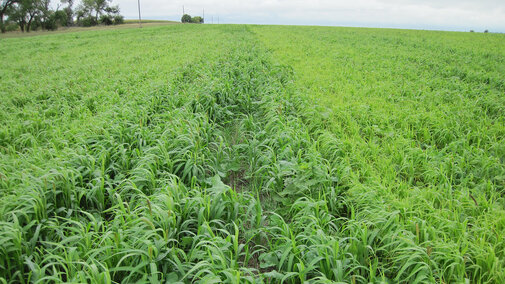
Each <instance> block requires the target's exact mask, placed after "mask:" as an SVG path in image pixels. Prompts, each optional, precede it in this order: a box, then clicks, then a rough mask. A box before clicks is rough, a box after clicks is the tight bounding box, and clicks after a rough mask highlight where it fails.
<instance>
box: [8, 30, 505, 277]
mask: <svg viewBox="0 0 505 284" xmlns="http://www.w3.org/2000/svg"><path fill="white" fill-rule="evenodd" d="M504 46H505V36H504V35H500V34H477V33H452V32H431V31H408V30H387V29H359V28H335V27H295V26H291V27H288V26H244V25H167V26H158V27H148V28H143V29H120V30H100V31H86V32H75V33H63V34H53V35H45V36H36V37H26V38H8V39H0V53H1V54H2V57H1V59H0V64H1V66H2V68H1V69H0V108H1V112H0V282H3V283H29V282H35V283H37V282H38V283H46V282H50V283H51V282H54V283H59V282H72V283H76V282H79V283H120V282H121V283H128V282H149V283H176V282H179V283H191V282H199V283H221V282H226V283H306V282H310V283H335V282H337V283H339V282H340V283H353V284H354V283H370V282H371V283H399V282H400V283H505V241H504V240H505V48H504Z"/></svg>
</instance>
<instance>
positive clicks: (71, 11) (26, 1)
mask: <svg viewBox="0 0 505 284" xmlns="http://www.w3.org/2000/svg"><path fill="white" fill-rule="evenodd" d="M59 1H60V2H58V3H57V6H56V9H54V8H53V7H51V0H0V29H1V31H2V33H5V32H6V31H12V30H21V31H22V32H30V31H31V30H37V29H43V30H56V29H58V27H70V26H83V27H90V26H95V25H99V24H103V25H117V24H122V23H124V18H123V16H122V15H121V14H120V13H119V6H111V1H112V0H81V1H80V2H79V3H76V1H75V0H59Z"/></svg>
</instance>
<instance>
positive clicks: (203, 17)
mask: <svg viewBox="0 0 505 284" xmlns="http://www.w3.org/2000/svg"><path fill="white" fill-rule="evenodd" d="M202 11H203V12H202V14H203V15H202V19H203V23H204V24H205V8H203V9H202Z"/></svg>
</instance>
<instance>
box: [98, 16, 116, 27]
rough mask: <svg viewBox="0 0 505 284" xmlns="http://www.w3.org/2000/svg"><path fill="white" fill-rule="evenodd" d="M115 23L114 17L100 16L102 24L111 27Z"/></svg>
mask: <svg viewBox="0 0 505 284" xmlns="http://www.w3.org/2000/svg"><path fill="white" fill-rule="evenodd" d="M113 23H114V20H113V18H112V16H110V15H102V16H100V24H102V25H106V26H110V25H112V24H113Z"/></svg>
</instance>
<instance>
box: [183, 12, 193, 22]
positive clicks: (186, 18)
mask: <svg viewBox="0 0 505 284" xmlns="http://www.w3.org/2000/svg"><path fill="white" fill-rule="evenodd" d="M181 22H182V23H191V16H190V15H188V14H184V15H182V18H181Z"/></svg>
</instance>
